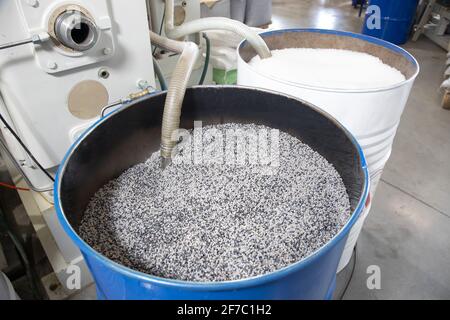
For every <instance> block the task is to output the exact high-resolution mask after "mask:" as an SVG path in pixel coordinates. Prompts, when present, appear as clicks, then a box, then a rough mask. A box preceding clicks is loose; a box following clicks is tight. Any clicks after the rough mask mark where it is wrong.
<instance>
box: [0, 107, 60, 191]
mask: <svg viewBox="0 0 450 320" xmlns="http://www.w3.org/2000/svg"><path fill="white" fill-rule="evenodd" d="M0 120H1V121H2V122H3V124H4V125H5V127H6V128H8V130H9V132H11V134H12V135H13V136H14V138H15V139H16V140H17V142H18V143H19V144H20V145H21V146H22V148H23V149H24V150H25V152H26V153H27V154H28V155H29V156H30V158H31V160H33V162H34V163H35V164H36V165H37V166H38V167H39V169H41V170H42V172H43V173H45V175H46V176H47V177H48V178H49V179H50V180H51V181H52V182H55V179H54V178H53V177H52V175H51V174H50V173H48V171H47V170H45V169H44V167H43V166H42V165H41V164H40V163H39V161H37V160H36V158H35V157H34V156H33V154H32V153H31V151H30V150H29V149H28V148H27V147H26V146H25V144H24V143H23V141H22V139H20V137H19V136H18V135H17V133H16V132H15V131H14V130H13V128H11V126H10V125H9V124H8V122H6V120H5V118H3V116H2V115H1V114H0Z"/></svg>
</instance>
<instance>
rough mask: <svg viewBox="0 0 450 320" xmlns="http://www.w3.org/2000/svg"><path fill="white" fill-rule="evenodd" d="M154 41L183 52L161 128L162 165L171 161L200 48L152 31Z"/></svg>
mask: <svg viewBox="0 0 450 320" xmlns="http://www.w3.org/2000/svg"><path fill="white" fill-rule="evenodd" d="M150 39H151V41H152V43H153V44H154V45H156V46H158V47H160V48H163V49H166V50H168V51H171V52H176V53H181V55H180V58H179V59H178V62H177V65H176V67H175V70H174V71H173V74H172V78H171V80H170V84H169V88H168V90H167V96H166V101H165V104H164V113H163V120H162V129H161V158H162V167H163V168H165V167H166V166H167V165H169V164H170V162H171V156H172V150H173V149H174V147H175V145H176V143H177V141H174V140H173V139H172V135H173V133H174V132H175V131H176V130H177V129H178V128H179V125H180V116H181V107H182V104H183V99H184V95H185V93H186V87H187V84H188V81H189V78H190V76H191V74H192V70H193V68H194V64H195V62H196V61H197V58H198V55H199V49H198V47H197V45H196V44H195V43H193V42H183V41H176V40H171V39H168V38H165V37H162V36H160V35H158V34H157V33H154V32H151V31H150Z"/></svg>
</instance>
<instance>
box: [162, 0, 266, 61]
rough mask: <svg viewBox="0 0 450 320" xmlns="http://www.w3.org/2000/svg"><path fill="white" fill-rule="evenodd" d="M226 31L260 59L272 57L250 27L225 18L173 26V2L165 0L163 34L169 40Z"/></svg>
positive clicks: (194, 21)
mask: <svg viewBox="0 0 450 320" xmlns="http://www.w3.org/2000/svg"><path fill="white" fill-rule="evenodd" d="M207 30H228V31H231V32H234V33H237V34H238V35H240V36H242V37H243V38H245V39H247V41H248V42H249V43H250V45H251V46H252V47H253V48H254V49H255V51H256V52H257V54H258V55H259V56H260V57H261V59H265V58H269V57H271V56H272V54H271V52H270V50H269V48H268V47H267V44H266V43H265V42H264V40H263V39H262V38H261V36H259V34H257V33H256V32H255V31H253V30H252V29H251V28H250V27H248V26H246V25H245V24H243V23H242V22H239V21H236V20H232V19H227V18H219V17H213V18H203V19H198V20H193V21H188V22H185V23H183V24H182V25H181V26H175V25H174V1H173V0H166V8H165V32H166V35H167V36H168V37H169V38H171V39H180V38H183V37H184V36H186V35H189V34H193V33H197V32H202V31H207Z"/></svg>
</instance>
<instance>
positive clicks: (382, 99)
mask: <svg viewBox="0 0 450 320" xmlns="http://www.w3.org/2000/svg"><path fill="white" fill-rule="evenodd" d="M261 36H262V37H263V38H264V40H265V41H266V42H267V44H268V46H269V48H270V49H271V50H275V49H285V48H334V49H346V50H353V51H358V52H365V53H369V54H371V55H373V56H376V57H379V58H380V59H381V60H382V61H383V62H384V63H385V64H388V65H390V66H392V67H394V68H396V69H398V70H399V71H400V72H402V73H403V74H404V75H405V77H406V80H405V81H403V82H401V83H398V84H396V85H391V86H387V87H381V88H373V89H364V90H346V89H345V90H344V89H330V88H321V87H314V86H309V85H307V84H301V83H294V82H290V81H286V80H282V79H277V78H275V77H273V76H271V75H270V74H264V73H261V72H258V71H256V70H254V68H252V67H251V66H250V65H249V64H248V63H247V62H248V61H250V60H251V59H252V58H253V57H254V56H255V55H256V52H254V50H253V49H252V48H251V47H250V46H249V45H248V43H247V42H246V41H243V42H242V43H241V44H240V46H239V47H238V84H239V85H245V86H253V87H260V88H266V89H270V90H275V91H280V92H283V93H286V94H290V95H292V96H295V97H298V98H300V99H303V100H306V101H308V102H311V103H313V104H314V105H316V106H317V107H319V108H321V109H323V110H324V111H326V112H327V113H329V114H331V115H332V116H333V117H334V118H336V119H337V120H338V121H340V122H341V123H342V124H343V125H344V126H345V127H346V128H347V129H348V130H349V131H350V132H351V133H352V134H353V135H354V136H355V137H356V139H357V140H358V142H359V144H360V145H361V147H362V149H363V151H364V154H365V156H366V160H367V163H368V166H369V173H370V178H371V189H370V190H371V191H370V192H371V196H372V199H373V196H374V194H375V190H376V188H377V185H378V182H379V180H380V178H381V174H382V172H383V168H384V166H385V164H386V162H387V161H388V159H389V156H390V154H391V150H392V143H393V141H394V137H395V134H396V132H397V128H398V125H399V123H400V118H401V115H402V113H403V109H404V108H405V105H406V102H407V100H408V97H409V94H410V91H411V88H412V86H413V83H414V80H415V78H416V77H417V75H418V73H419V64H418V63H417V61H416V59H415V58H414V57H413V56H412V55H411V54H409V53H408V52H407V51H405V50H404V49H402V48H400V47H398V46H396V45H393V44H391V43H389V42H386V41H383V40H380V39H377V38H373V37H370V36H366V35H361V34H355V33H350V32H344V31H335V30H322V29H288V30H278V31H270V32H265V33H261ZM293 72H301V70H293ZM275 107H276V106H275ZM299 121H301V119H299ZM369 209H370V205H368V207H367V208H366V212H365V213H364V214H362V215H361V217H360V221H358V222H357V223H356V224H355V226H354V227H353V229H352V230H351V232H350V234H349V237H348V239H347V244H346V247H345V249H344V253H343V255H342V258H341V261H340V263H339V267H338V272H339V271H340V270H342V269H343V268H344V267H345V266H346V265H347V264H348V262H349V261H350V258H351V256H352V252H353V248H354V246H355V244H356V241H357V239H358V236H359V234H360V232H361V229H362V226H363V223H364V220H365V218H366V217H367V215H368V213H369Z"/></svg>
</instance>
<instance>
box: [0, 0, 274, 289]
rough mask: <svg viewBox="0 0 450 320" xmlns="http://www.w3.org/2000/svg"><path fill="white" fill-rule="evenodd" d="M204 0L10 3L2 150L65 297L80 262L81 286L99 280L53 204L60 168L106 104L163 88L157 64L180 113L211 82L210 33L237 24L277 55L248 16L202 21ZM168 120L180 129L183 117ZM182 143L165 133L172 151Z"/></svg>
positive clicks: (2, 43)
mask: <svg viewBox="0 0 450 320" xmlns="http://www.w3.org/2000/svg"><path fill="white" fill-rule="evenodd" d="M200 3H201V1H200V0H189V1H184V0H183V1H181V0H164V1H163V0H134V1H124V0H96V1H92V0H90V1H89V0H68V1H66V0H10V1H0V30H1V31H0V120H1V121H0V129H1V137H0V151H1V153H2V157H3V158H4V159H5V160H6V161H7V163H8V169H9V171H10V173H11V176H12V177H13V180H14V183H15V184H16V185H17V186H19V187H22V188H30V189H31V190H30V191H23V190H24V189H22V190H21V191H19V195H20V197H21V200H22V202H23V204H24V207H25V209H26V211H27V213H28V215H29V217H30V220H31V222H32V224H33V226H34V229H35V231H36V233H37V235H38V237H39V240H40V241H41V243H42V246H43V248H44V250H45V252H46V255H47V256H48V258H49V261H50V263H51V265H52V267H53V270H54V273H53V274H51V276H52V279H51V281H50V280H49V281H48V283H46V282H45V279H44V284H47V285H48V286H50V284H52V287H53V288H54V287H55V286H54V284H55V283H54V282H55V281H57V282H59V283H60V284H62V285H61V286H60V288H61V290H60V291H62V295H63V296H64V295H67V294H70V293H71V292H72V290H77V289H79V288H80V287H79V286H68V285H67V284H68V281H67V280H69V281H70V279H71V277H73V276H74V272H76V271H77V270H78V272H76V273H77V275H79V277H81V279H80V280H81V281H80V285H81V287H84V286H86V285H88V284H89V283H91V282H92V279H91V276H90V273H89V271H88V270H87V266H86V264H85V262H84V260H83V257H82V256H81V253H80V251H79V250H78V249H77V247H75V245H74V244H73V243H72V241H71V240H70V239H69V237H68V236H67V235H66V233H65V232H64V230H62V228H61V226H60V224H59V222H58V220H57V216H56V213H55V210H54V207H53V203H52V201H53V200H52V199H53V194H52V189H53V182H54V176H55V174H56V171H57V168H58V165H59V164H60V163H61V161H62V159H63V157H64V155H65V154H66V152H67V150H68V149H69V147H70V146H71V145H72V143H74V142H75V141H76V140H77V138H78V137H79V136H80V134H81V133H82V132H84V131H85V130H86V129H87V128H88V127H89V126H91V125H92V124H93V123H94V122H95V121H97V120H98V119H99V118H100V117H102V116H103V115H104V114H105V113H106V112H111V111H113V110H114V108H117V107H119V106H120V105H123V104H124V103H128V102H130V101H132V100H134V99H136V98H139V97H142V96H144V95H146V94H150V93H152V92H153V91H155V90H156V88H158V85H159V84H158V82H157V81H156V80H155V72H156V75H157V76H158V79H160V80H162V79H164V78H165V77H167V78H169V76H172V77H173V79H174V80H173V83H174V85H173V86H170V87H169V90H168V94H167V95H168V97H170V99H169V98H168V99H167V101H169V102H167V101H166V109H168V110H170V112H169V113H168V114H169V115H170V116H171V117H172V118H173V119H176V118H177V114H178V117H179V112H181V104H182V100H183V96H184V91H185V89H186V85H188V84H189V85H191V84H197V83H198V82H199V79H201V81H204V82H203V83H211V72H209V73H206V72H205V71H206V70H207V68H205V67H204V65H205V63H204V62H203V59H202V57H201V55H199V54H198V53H199V49H198V45H199V44H200V45H201V44H202V42H203V40H202V37H201V32H202V31H205V30H211V29H224V30H228V31H232V32H235V33H237V34H239V35H240V36H242V37H243V38H247V39H248V40H249V42H250V43H251V44H252V45H253V46H254V47H255V49H256V50H257V51H258V53H259V54H260V55H262V56H265V57H267V56H270V51H269V49H268V48H267V46H266V45H265V43H264V41H263V40H262V39H261V38H260V37H259V36H258V35H257V34H256V33H254V32H253V31H252V30H251V29H250V28H248V27H247V26H245V25H243V24H242V23H240V22H237V21H232V20H230V19H225V18H207V19H199V18H200ZM163 26H164V28H163ZM169 38H170V39H172V40H170V39H169ZM179 39H184V40H188V41H184V42H183V41H176V40H179ZM151 41H153V42H154V44H156V45H157V46H158V47H160V48H162V50H161V49H159V50H157V49H156V48H155V49H153V48H152V43H151ZM154 66H155V67H157V68H154ZM160 66H161V67H162V68H160ZM160 69H162V71H161V70H160ZM173 70H175V71H173ZM205 79H206V80H205ZM188 80H189V81H188ZM164 82H165V81H164ZM159 83H161V81H160V82H159ZM167 123H168V124H169V125H170V126H168V127H167V128H165V130H167V131H166V132H171V130H172V127H171V126H174V125H176V121H169V122H167ZM162 136H163V137H165V136H166V135H164V127H163V134H162ZM172 144H173V142H172V141H166V140H164V139H162V147H161V150H162V152H163V156H164V155H165V154H170V148H172V147H173V146H172ZM166 146H168V147H167V148H165V147H166ZM166 160H170V159H169V158H167V159H166ZM55 275H56V277H55ZM52 281H53V283H52ZM53 291H55V290H53Z"/></svg>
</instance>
